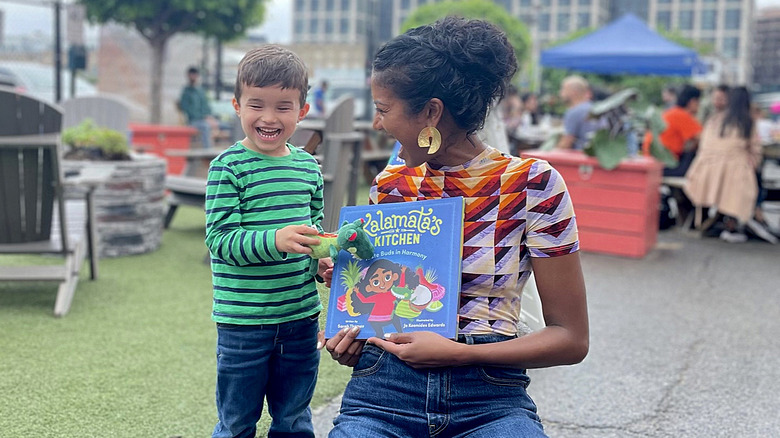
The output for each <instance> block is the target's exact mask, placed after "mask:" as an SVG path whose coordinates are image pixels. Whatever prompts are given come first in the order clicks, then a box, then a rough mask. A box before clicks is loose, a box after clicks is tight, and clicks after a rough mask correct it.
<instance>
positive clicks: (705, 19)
mask: <svg viewBox="0 0 780 438" xmlns="http://www.w3.org/2000/svg"><path fill="white" fill-rule="evenodd" d="M716 27H718V11H717V10H716V9H705V10H703V11H701V28H702V29H703V30H715V28H716Z"/></svg>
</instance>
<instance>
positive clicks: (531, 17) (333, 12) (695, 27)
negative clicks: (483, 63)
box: [292, 0, 754, 83]
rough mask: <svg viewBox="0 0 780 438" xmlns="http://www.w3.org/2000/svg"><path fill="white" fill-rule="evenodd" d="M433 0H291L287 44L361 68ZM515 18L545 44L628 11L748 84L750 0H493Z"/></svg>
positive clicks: (728, 77)
mask: <svg viewBox="0 0 780 438" xmlns="http://www.w3.org/2000/svg"><path fill="white" fill-rule="evenodd" d="M434 1H435V0H359V1H358V0H295V1H294V6H293V32H292V35H293V38H292V39H293V45H294V50H296V51H297V52H298V53H300V54H301V55H302V56H303V57H304V59H305V60H306V61H307V62H308V63H309V64H310V65H311V66H312V68H313V70H314V72H313V73H314V75H315V76H317V73H318V72H320V71H323V72H333V71H346V70H349V71H352V73H351V74H347V76H350V75H355V74H357V73H355V72H358V71H360V70H361V69H365V67H366V57H367V53H369V52H373V50H372V49H373V48H375V47H378V45H379V44H380V43H381V42H383V41H386V40H387V39H389V38H391V37H392V36H394V35H397V34H398V33H399V32H400V29H401V25H402V24H403V22H404V21H405V20H406V18H407V17H408V16H409V14H410V13H411V12H412V11H414V9H416V8H417V7H419V6H422V5H424V4H427V3H431V2H434ZM494 2H495V3H497V4H499V5H501V6H503V7H504V8H505V9H506V10H507V12H508V13H509V14H511V15H512V16H514V17H517V18H519V19H520V20H521V21H523V22H525V23H526V24H527V25H528V26H529V30H531V31H532V32H533V30H534V29H533V24H534V23H537V24H538V28H537V29H536V31H537V32H538V33H537V35H538V44H539V47H540V48H542V49H543V48H544V47H545V46H546V45H548V44H549V43H551V42H553V41H556V40H558V39H561V38H563V37H565V36H567V35H569V34H570V33H572V32H574V31H577V30H579V29H583V28H598V27H600V26H603V25H604V24H606V23H608V22H610V21H612V20H614V19H616V18H618V17H620V16H621V15H623V14H625V13H628V12H630V13H633V14H635V15H637V16H639V17H641V18H642V19H644V20H646V21H647V23H648V25H649V26H650V27H651V28H656V29H665V30H668V31H671V32H673V33H676V34H679V35H680V36H682V37H685V38H688V39H691V40H694V41H699V42H704V43H707V44H710V45H711V46H712V47H713V48H714V50H715V54H716V56H717V57H718V58H719V59H720V64H721V70H722V74H723V78H722V79H723V80H725V81H726V82H731V83H747V82H750V80H751V79H752V77H753V74H752V68H751V50H750V47H751V41H752V33H751V25H752V22H753V10H754V0H494ZM323 44H327V45H328V46H329V48H328V50H323V49H322V45H323Z"/></svg>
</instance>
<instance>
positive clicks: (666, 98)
mask: <svg viewBox="0 0 780 438" xmlns="http://www.w3.org/2000/svg"><path fill="white" fill-rule="evenodd" d="M661 100H662V101H663V103H664V109H667V110H668V109H669V108H672V107H673V106H674V105H675V104H677V87H676V86H674V85H667V86H666V87H664V89H663V90H662V91H661Z"/></svg>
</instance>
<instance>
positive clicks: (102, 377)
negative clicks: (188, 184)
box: [0, 187, 368, 438]
mask: <svg viewBox="0 0 780 438" xmlns="http://www.w3.org/2000/svg"><path fill="white" fill-rule="evenodd" d="M358 196H359V198H358V199H359V201H360V203H366V199H367V197H368V196H367V188H366V187H361V190H360V192H359V195H358ZM203 220H204V219H203V211H202V210H198V209H194V208H188V207H182V208H179V210H178V211H177V213H176V217H175V219H174V221H173V223H172V225H171V228H170V229H168V230H166V231H165V233H164V235H163V243H162V246H161V247H160V249H158V250H157V251H155V252H152V253H150V254H144V255H140V256H128V257H121V258H114V259H103V260H101V261H100V278H99V279H98V280H97V281H94V282H93V281H90V280H89V279H88V267H87V266H85V267H84V268H83V269H82V278H81V281H80V282H79V285H78V289H77V290H76V295H75V298H74V300H73V305H72V307H71V310H70V313H69V314H68V315H67V316H66V317H64V318H59V319H58V318H54V317H53V316H52V311H53V309H54V298H55V296H56V292H57V286H56V285H55V284H54V283H0V332H2V333H3V336H2V337H1V338H0V350H1V351H2V352H3V354H2V360H0V394H3V396H2V397H0V412H2V413H3V415H0V431H2V435H3V436H18V437H21V436H36V437H64V436H68V437H105V436H113V437H132V438H137V437H174V436H176V437H203V436H210V434H211V431H212V429H213V427H214V424H215V423H216V407H215V402H214V383H215V374H216V361H215V359H216V358H215V349H216V330H215V326H214V323H213V322H212V321H211V299H212V295H211V271H210V268H209V266H208V265H207V264H204V262H203V260H204V257H205V255H206V247H205V245H204V243H203V238H204V224H203ZM30 259H31V258H30V257H24V258H21V257H16V256H0V264H4V265H13V264H20V263H21V262H29V261H30ZM40 259H41V260H42V263H51V262H52V261H53V260H52V259H51V258H47V257H41V258H40ZM320 292H321V296H322V297H323V302H325V300H324V298H325V295H324V293H326V292H327V291H326V290H325V289H324V288H322V289H321V290H320ZM320 322H321V324H322V323H324V313H323V318H322V320H321V321H320ZM349 371H350V370H349V369H348V368H346V367H342V366H339V365H338V364H337V363H336V362H334V361H332V360H330V358H329V357H327V356H325V355H323V359H322V361H321V363H320V375H319V381H318V383H317V389H316V392H315V394H314V400H313V402H312V406H313V407H315V408H316V407H317V406H320V405H322V404H324V403H326V402H327V401H329V400H331V399H332V398H333V397H335V396H337V395H339V394H341V393H342V392H343V390H344V386H345V385H346V382H347V380H348V379H349ZM268 424H269V418H268V417H267V414H265V413H264V415H263V419H262V420H261V424H260V426H259V430H261V431H263V430H267V427H268Z"/></svg>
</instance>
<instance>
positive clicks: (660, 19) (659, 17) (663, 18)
mask: <svg viewBox="0 0 780 438" xmlns="http://www.w3.org/2000/svg"><path fill="white" fill-rule="evenodd" d="M655 26H656V27H657V28H659V29H664V30H669V29H671V28H672V13H671V12H670V11H658V12H657V13H656V14H655Z"/></svg>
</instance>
